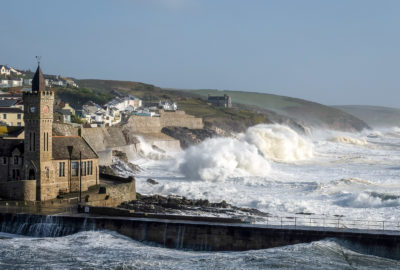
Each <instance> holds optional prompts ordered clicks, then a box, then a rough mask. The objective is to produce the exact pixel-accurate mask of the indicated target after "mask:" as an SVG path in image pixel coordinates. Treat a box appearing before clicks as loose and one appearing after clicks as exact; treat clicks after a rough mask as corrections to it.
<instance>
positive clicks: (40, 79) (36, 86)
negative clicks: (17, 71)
mask: <svg viewBox="0 0 400 270" xmlns="http://www.w3.org/2000/svg"><path fill="white" fill-rule="evenodd" d="M40 58H41V57H40V56H36V60H37V61H38V67H37V69H36V72H35V75H34V76H33V79H32V92H37V91H41V90H42V91H43V90H45V89H46V81H45V79H44V76H43V73H42V70H41V68H40Z"/></svg>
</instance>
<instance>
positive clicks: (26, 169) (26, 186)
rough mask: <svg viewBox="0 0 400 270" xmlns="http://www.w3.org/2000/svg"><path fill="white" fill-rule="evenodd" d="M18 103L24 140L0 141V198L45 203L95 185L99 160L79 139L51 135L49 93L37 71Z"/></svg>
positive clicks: (51, 102) (97, 180)
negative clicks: (21, 112) (23, 123)
mask: <svg viewBox="0 0 400 270" xmlns="http://www.w3.org/2000/svg"><path fill="white" fill-rule="evenodd" d="M23 100H24V121H25V135H24V139H23V140H10V139H9V140H4V139H0V147H1V151H0V172H1V173H0V197H5V198H9V199H17V200H27V201H30V200H36V201H46V200H50V199H54V198H56V197H57V196H58V195H60V194H64V193H69V192H76V191H79V189H80V185H81V186H82V191H86V190H87V189H88V187H90V186H93V185H96V184H98V183H99V169H98V156H97V154H96V152H95V151H94V150H93V149H92V148H91V147H90V145H89V144H88V143H87V142H86V141H85V140H84V138H82V137H80V136H53V133H52V128H53V120H54V114H53V109H54V91H52V90H46V89H45V79H44V77H43V74H42V71H41V69H40V67H38V68H37V70H36V73H35V75H34V77H33V80H32V92H25V93H24V94H23ZM80 160H81V162H80ZM80 179H82V181H81V184H80Z"/></svg>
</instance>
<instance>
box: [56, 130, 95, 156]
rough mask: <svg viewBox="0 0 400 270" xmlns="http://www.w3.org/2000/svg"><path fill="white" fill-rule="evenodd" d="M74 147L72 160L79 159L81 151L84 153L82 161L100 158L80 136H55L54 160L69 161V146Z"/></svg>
mask: <svg viewBox="0 0 400 270" xmlns="http://www.w3.org/2000/svg"><path fill="white" fill-rule="evenodd" d="M70 145H71V146H73V147H74V148H73V150H72V159H74V160H77V159H79V151H81V152H82V159H95V158H98V156H97V154H96V152H94V151H93V149H92V148H91V147H90V146H89V144H88V143H87V142H86V141H85V140H84V139H83V138H81V137H79V136H53V159H56V160H60V159H69V152H68V146H70Z"/></svg>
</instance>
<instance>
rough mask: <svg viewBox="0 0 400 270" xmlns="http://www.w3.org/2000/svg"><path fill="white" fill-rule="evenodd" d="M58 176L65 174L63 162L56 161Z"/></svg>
mask: <svg viewBox="0 0 400 270" xmlns="http://www.w3.org/2000/svg"><path fill="white" fill-rule="evenodd" d="M58 176H61V177H63V176H65V162H59V163H58Z"/></svg>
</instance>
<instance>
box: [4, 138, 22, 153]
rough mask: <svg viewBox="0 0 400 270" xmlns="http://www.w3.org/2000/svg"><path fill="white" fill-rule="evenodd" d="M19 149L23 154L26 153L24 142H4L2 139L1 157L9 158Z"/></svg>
mask: <svg viewBox="0 0 400 270" xmlns="http://www.w3.org/2000/svg"><path fill="white" fill-rule="evenodd" d="M15 148H18V149H19V151H20V152H21V153H23V152H24V140H12V139H10V140H4V139H3V140H2V139H0V156H2V157H9V156H11V152H12V151H13V150H14V149H15Z"/></svg>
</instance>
